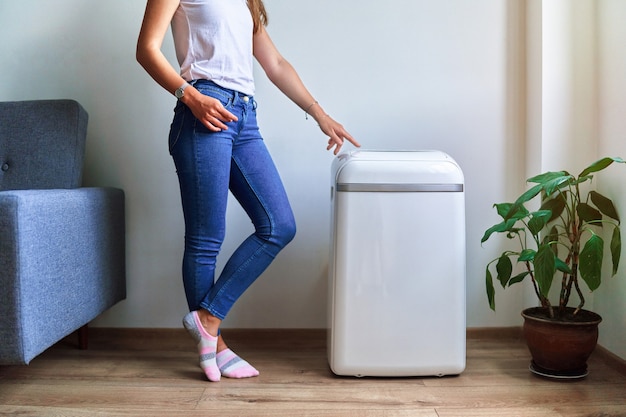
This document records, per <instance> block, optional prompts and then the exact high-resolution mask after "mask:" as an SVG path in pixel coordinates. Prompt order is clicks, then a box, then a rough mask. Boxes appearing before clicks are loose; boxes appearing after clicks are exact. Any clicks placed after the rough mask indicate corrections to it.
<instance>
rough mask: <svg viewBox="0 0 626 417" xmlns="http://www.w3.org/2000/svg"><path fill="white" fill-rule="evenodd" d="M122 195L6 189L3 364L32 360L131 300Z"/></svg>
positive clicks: (0, 206) (0, 226)
mask: <svg viewBox="0 0 626 417" xmlns="http://www.w3.org/2000/svg"><path fill="white" fill-rule="evenodd" d="M124 242H125V221H124V192H123V191H122V190H119V189H115V188H78V189H69V190H65V189H63V190H15V191H2V192H0V288H2V291H1V292H0V340H2V341H3V343H2V344H0V363H17V362H20V363H28V362H29V361H30V359H32V358H33V357H34V356H36V355H38V354H39V353H41V352H43V350H45V349H46V348H48V347H49V346H51V345H52V344H54V343H56V342H57V341H58V340H60V339H62V338H63V337H65V336H67V335H68V334H70V333H72V332H73V331H74V330H76V329H78V328H79V327H81V326H83V325H85V324H87V323H88V322H89V321H91V320H93V319H94V318H95V317H96V316H97V315H98V314H100V313H101V312H103V311H104V310H106V309H107V308H109V307H111V306H112V305H113V304H115V303H116V302H117V301H119V300H121V299H123V298H125V297H126V284H125V279H126V278H125V243H124Z"/></svg>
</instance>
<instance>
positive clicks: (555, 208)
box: [540, 193, 565, 223]
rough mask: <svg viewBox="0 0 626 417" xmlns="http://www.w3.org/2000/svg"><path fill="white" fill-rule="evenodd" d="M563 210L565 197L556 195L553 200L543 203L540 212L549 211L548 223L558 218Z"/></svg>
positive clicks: (560, 194)
mask: <svg viewBox="0 0 626 417" xmlns="http://www.w3.org/2000/svg"><path fill="white" fill-rule="evenodd" d="M564 209H565V196H564V195H563V194H562V193H558V194H557V195H556V196H554V198H550V199H548V200H546V201H544V202H543V204H542V205H541V208H540V210H550V212H551V213H552V215H551V216H550V218H549V219H548V223H550V222H551V221H553V220H554V219H556V218H557V217H559V216H560V215H561V214H562V213H563V210H564Z"/></svg>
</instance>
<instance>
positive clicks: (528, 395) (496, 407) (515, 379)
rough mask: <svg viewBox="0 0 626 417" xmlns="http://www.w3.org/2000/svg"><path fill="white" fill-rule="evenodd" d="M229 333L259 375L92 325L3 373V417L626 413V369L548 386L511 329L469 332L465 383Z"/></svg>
mask: <svg viewBox="0 0 626 417" xmlns="http://www.w3.org/2000/svg"><path fill="white" fill-rule="evenodd" d="M225 336H226V338H227V340H228V341H229V342H230V345H231V347H232V348H233V349H234V350H236V351H237V352H238V353H239V354H240V355H242V356H244V357H245V358H246V359H248V360H249V361H250V362H251V363H253V364H254V365H255V366H256V367H257V368H258V369H259V370H260V371H261V375H260V376H259V377H257V378H252V379H247V380H229V379H222V381H221V382H218V383H211V382H208V381H206V380H205V379H204V376H203V375H202V373H201V371H200V369H199V367H198V365H197V363H196V354H195V352H194V346H193V343H192V342H191V339H190V338H189V337H188V336H187V335H186V334H184V333H183V331H178V330H159V331H157V330H138V331H130V330H112V329H92V330H91V335H90V346H89V350H86V351H81V350H78V349H77V348H76V341H75V340H74V338H68V339H66V340H64V341H62V342H60V343H59V344H57V345H56V346H54V347H53V348H51V349H50V350H48V351H47V352H45V353H44V354H43V355H41V356H40V357H38V358H36V359H35V360H33V362H32V363H31V364H30V365H29V366H4V367H0V415H1V416H10V415H18V416H38V417H44V416H64V417H75V416H107V417H111V416H125V417H128V416H142V417H144V416H148V417H166V416H167V417H172V416H186V417H196V416H197V417H199V416H226V417H229V416H237V417H240V416H272V417H283V416H284V417H287V416H289V417H295V416H314V417H322V416H323V417H331V416H332V417H341V416H355V417H357V416H358V417H361V416H363V417H375V416H376V417H378V416H381V417H382V416H384V417H394V416H411V417H414V416H417V417H451V416H470V417H471V416H494V417H495V416H497V417H514V416H536V417H551V416H567V417H583V416H585V417H592V416H595V417H609V416H626V374H625V373H624V370H623V369H620V368H618V367H615V366H614V363H611V362H610V361H608V360H607V359H606V356H604V355H598V354H594V356H593V357H592V358H591V360H590V362H589V366H590V374H589V376H588V377H587V378H586V379H584V380H581V381H576V382H571V381H570V382H554V381H548V380H545V379H542V378H540V377H536V376H534V375H532V374H531V373H530V372H529V371H528V364H529V356H528V353H527V350H526V347H525V345H524V344H523V342H522V341H520V340H519V338H517V337H516V336H515V334H514V333H510V334H509V335H508V336H506V335H505V336H504V337H502V336H500V337H493V334H490V333H488V334H484V333H480V332H479V333H476V334H474V335H472V334H471V333H470V337H469V338H468V341H467V348H468V349H467V370H466V371H465V372H464V373H463V374H461V375H460V376H456V377H444V378H437V377H432V378H389V379H388V378H361V379H358V378H348V377H336V376H333V374H332V373H331V371H330V370H329V368H328V365H327V359H326V349H325V334H324V333H323V332H321V331H315V330H304V331H303V330H301V331H285V330H281V331H259V330H256V331H249V332H241V331H230V332H229V331H226V332H225Z"/></svg>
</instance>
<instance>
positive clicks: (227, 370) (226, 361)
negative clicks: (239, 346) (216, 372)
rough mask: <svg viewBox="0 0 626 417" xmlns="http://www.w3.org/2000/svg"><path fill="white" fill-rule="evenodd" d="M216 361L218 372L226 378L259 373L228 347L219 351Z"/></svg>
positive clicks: (250, 375) (248, 376) (246, 376)
mask: <svg viewBox="0 0 626 417" xmlns="http://www.w3.org/2000/svg"><path fill="white" fill-rule="evenodd" d="M216 361H217V366H218V367H219V369H220V372H221V373H222V375H224V376H225V377H227V378H250V377H253V376H258V375H259V371H257V370H256V369H255V368H254V367H253V366H252V365H250V364H249V363H248V362H246V361H245V360H243V359H241V358H240V357H239V356H237V354H236V353H235V352H233V351H232V350H230V349H224V350H223V351H221V352H219V353H218V354H217V357H216Z"/></svg>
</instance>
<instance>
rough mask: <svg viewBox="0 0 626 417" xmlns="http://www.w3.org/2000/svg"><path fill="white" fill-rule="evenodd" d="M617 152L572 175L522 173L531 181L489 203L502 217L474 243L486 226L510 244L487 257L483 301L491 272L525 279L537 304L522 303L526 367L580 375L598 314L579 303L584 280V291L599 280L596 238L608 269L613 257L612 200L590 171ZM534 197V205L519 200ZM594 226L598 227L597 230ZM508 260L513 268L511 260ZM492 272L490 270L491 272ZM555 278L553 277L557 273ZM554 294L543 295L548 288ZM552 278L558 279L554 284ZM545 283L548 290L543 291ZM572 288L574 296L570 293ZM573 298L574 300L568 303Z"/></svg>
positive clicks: (490, 291) (615, 220)
mask: <svg viewBox="0 0 626 417" xmlns="http://www.w3.org/2000/svg"><path fill="white" fill-rule="evenodd" d="M614 162H617V163H624V162H625V161H624V160H622V159H621V158H602V159H600V160H598V161H596V162H594V163H593V164H591V165H590V166H588V167H587V168H585V169H584V170H583V171H582V172H581V173H580V175H578V176H577V177H575V176H573V175H571V174H570V173H568V172H567V171H559V172H545V173H543V174H541V175H537V176H535V177H532V178H529V179H528V182H529V183H531V184H534V185H533V186H532V187H531V188H530V189H528V190H527V191H526V192H524V193H523V194H522V195H520V196H519V198H518V199H517V200H516V201H515V202H513V203H502V204H495V205H494V207H495V208H496V209H497V212H498V214H499V215H500V216H501V217H502V221H501V222H500V223H498V224H496V225H494V226H492V227H490V228H489V229H487V231H486V232H485V234H484V236H483V238H482V240H481V243H484V242H486V241H487V240H488V239H489V237H490V236H492V235H493V234H494V233H496V234H504V235H506V237H507V238H508V239H510V240H511V241H512V242H513V243H514V244H515V248H516V249H512V250H510V249H507V250H504V251H503V252H502V254H501V255H500V256H498V257H497V258H495V259H494V260H492V261H491V262H489V263H488V264H487V268H486V287H487V297H488V300H489V306H490V307H491V309H492V310H494V311H495V288H494V273H495V278H496V279H497V281H499V282H500V284H501V285H502V287H503V288H507V287H510V286H512V285H514V284H517V283H520V282H523V281H526V282H530V283H531V285H532V287H533V289H534V292H535V294H536V296H537V298H538V301H539V306H538V307H534V308H529V309H526V310H524V311H523V312H522V316H523V317H524V326H523V331H524V337H525V339H526V342H527V344H528V347H529V350H530V353H531V356H532V362H531V366H530V369H531V371H533V372H535V373H537V374H540V375H545V376H549V377H557V378H580V377H584V376H585V375H586V374H587V359H588V358H589V355H590V354H591V352H592V351H593V349H594V348H595V346H596V343H597V338H598V324H599V323H600V321H601V320H602V318H601V317H600V316H599V315H598V314H595V313H593V312H591V311H588V310H585V309H583V306H584V305H585V294H584V293H583V290H582V289H581V286H582V284H583V283H584V284H585V285H586V286H587V287H588V289H589V290H590V291H594V290H596V289H597V288H598V287H599V286H600V284H601V282H602V272H603V271H602V269H603V255H604V252H605V250H604V246H605V245H604V239H603V236H608V235H609V233H610V236H611V241H610V254H611V260H612V274H613V275H615V273H616V272H617V268H618V265H619V260H620V253H621V234H620V223H619V216H618V214H617V211H616V209H615V206H614V204H613V202H612V201H611V200H610V199H609V198H607V197H605V196H603V195H602V194H600V193H598V192H597V191H594V190H590V189H589V188H590V187H589V184H586V183H590V182H591V180H592V178H593V175H592V174H594V173H596V172H599V171H602V170H604V169H605V168H607V167H608V166H610V165H611V164H613V163H614ZM536 200H540V204H538V203H539V201H537V204H536V205H539V206H540V207H539V209H537V210H533V209H529V208H528V207H527V206H529V204H531V203H532V202H534V201H536ZM600 232H601V234H600ZM514 265H515V266H516V267H514ZM492 271H493V272H492ZM557 278H558V279H557ZM555 279H557V285H554V287H557V288H558V301H555V302H551V301H550V298H549V297H550V296H551V294H554V292H556V291H555V290H556V289H557V288H554V289H553V284H554V283H555V282H554V281H555ZM558 284H560V285H558ZM551 289H552V290H553V291H552V292H551ZM573 294H577V297H572V295H573ZM575 298H577V300H578V301H577V305H576V306H575V307H574V306H570V301H572V303H574V302H575V301H574V299H575Z"/></svg>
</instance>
